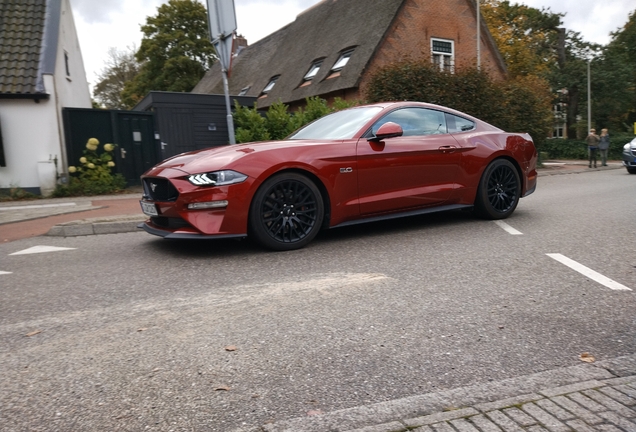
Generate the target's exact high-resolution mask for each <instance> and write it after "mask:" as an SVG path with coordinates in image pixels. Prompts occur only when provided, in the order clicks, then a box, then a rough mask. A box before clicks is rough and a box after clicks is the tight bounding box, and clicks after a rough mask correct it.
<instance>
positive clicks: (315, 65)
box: [303, 57, 325, 82]
mask: <svg viewBox="0 0 636 432" xmlns="http://www.w3.org/2000/svg"><path fill="white" fill-rule="evenodd" d="M324 62H325V58H324V57H322V58H319V59H317V60H314V61H313V62H311V65H310V66H309V69H308V70H307V73H306V74H305V76H303V82H307V81H312V80H313V79H314V78H316V75H318V72H320V69H321V68H322V65H323V64H324ZM314 71H315V72H314ZM312 72H313V73H312Z"/></svg>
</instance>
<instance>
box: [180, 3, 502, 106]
mask: <svg viewBox="0 0 636 432" xmlns="http://www.w3.org/2000/svg"><path fill="white" fill-rule="evenodd" d="M480 52H481V56H480V57H481V68H482V70H485V71H487V72H488V73H489V75H490V76H491V77H492V78H494V79H496V80H500V79H504V78H505V76H506V68H505V65H504V62H503V59H502V58H501V55H500V54H499V51H498V50H497V47H496V45H495V42H494V40H493V39H492V37H491V35H490V33H489V31H488V28H487V26H486V24H485V22H484V21H483V20H481V42H480ZM476 58H477V10H476V6H475V1H474V0H323V1H321V2H319V3H318V4H316V5H314V6H313V7H311V8H309V9H308V10H306V11H304V12H303V13H301V14H299V15H298V17H297V18H296V20H295V21H294V22H292V23H290V24H289V25H287V26H285V27H283V28H282V29H280V30H278V31H277V32H274V33H272V34H271V35H269V36H267V37H265V38H263V39H261V40H260V41H258V42H256V43H255V44H253V45H250V46H247V47H246V48H244V49H242V50H241V51H240V54H239V55H238V56H236V57H235V58H234V60H233V66H232V71H231V76H230V79H229V87H230V94H232V95H241V96H242V95H246V96H254V97H257V98H258V100H257V103H258V107H259V108H266V107H268V106H269V105H271V104H272V103H274V102H276V101H278V100H280V101H282V102H283V103H286V104H288V105H290V106H291V107H292V109H293V108H295V107H298V106H302V105H303V104H304V100H305V98H306V97H311V96H320V97H322V98H325V99H327V100H328V101H331V100H333V99H334V98H336V97H339V98H341V99H344V100H363V99H364V96H365V93H366V89H367V87H368V85H369V82H370V80H371V77H372V75H373V72H374V71H376V70H378V69H379V68H381V67H383V66H385V65H389V64H391V63H394V62H399V61H401V60H407V59H410V60H422V59H426V60H428V61H431V62H432V63H433V64H435V65H436V66H439V67H440V69H443V70H446V71H448V72H449V73H453V72H454V71H455V69H457V68H464V67H474V66H476V62H477V60H476ZM192 92H193V93H217V94H222V93H223V84H222V75H221V70H220V66H219V65H218V64H215V65H214V66H213V67H212V68H211V69H210V70H209V71H208V72H207V73H206V75H205V76H204V78H203V79H202V80H201V81H200V82H199V84H197V86H196V87H195V88H194V90H193V91H192Z"/></svg>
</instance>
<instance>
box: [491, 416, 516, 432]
mask: <svg viewBox="0 0 636 432" xmlns="http://www.w3.org/2000/svg"><path fill="white" fill-rule="evenodd" d="M486 416H488V418H489V419H490V420H492V421H493V422H494V423H495V424H497V425H499V426H500V427H501V428H502V429H503V430H504V431H506V432H523V429H522V428H521V426H519V425H518V424H517V423H515V422H514V421H512V420H511V419H510V417H508V416H506V415H505V414H504V413H503V412H501V411H490V412H488V413H486Z"/></svg>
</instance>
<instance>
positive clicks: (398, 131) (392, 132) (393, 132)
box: [369, 122, 404, 141]
mask: <svg viewBox="0 0 636 432" xmlns="http://www.w3.org/2000/svg"><path fill="white" fill-rule="evenodd" d="M403 133H404V131H403V130H402V126H400V125H399V124H397V123H393V122H386V123H384V124H383V125H382V126H380V128H379V129H378V131H377V132H376V133H375V136H374V137H371V138H369V141H382V140H385V139H387V138H394V137H399V136H402V134H403Z"/></svg>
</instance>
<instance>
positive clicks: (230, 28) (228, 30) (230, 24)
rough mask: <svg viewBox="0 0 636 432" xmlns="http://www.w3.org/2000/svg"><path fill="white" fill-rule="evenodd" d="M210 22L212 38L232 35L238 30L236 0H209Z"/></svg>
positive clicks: (223, 37)
mask: <svg viewBox="0 0 636 432" xmlns="http://www.w3.org/2000/svg"><path fill="white" fill-rule="evenodd" d="M207 2H208V24H209V26H210V39H211V40H212V42H214V41H215V40H217V39H225V38H226V37H230V36H231V35H232V33H234V32H235V31H236V12H235V11H234V0H207Z"/></svg>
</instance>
